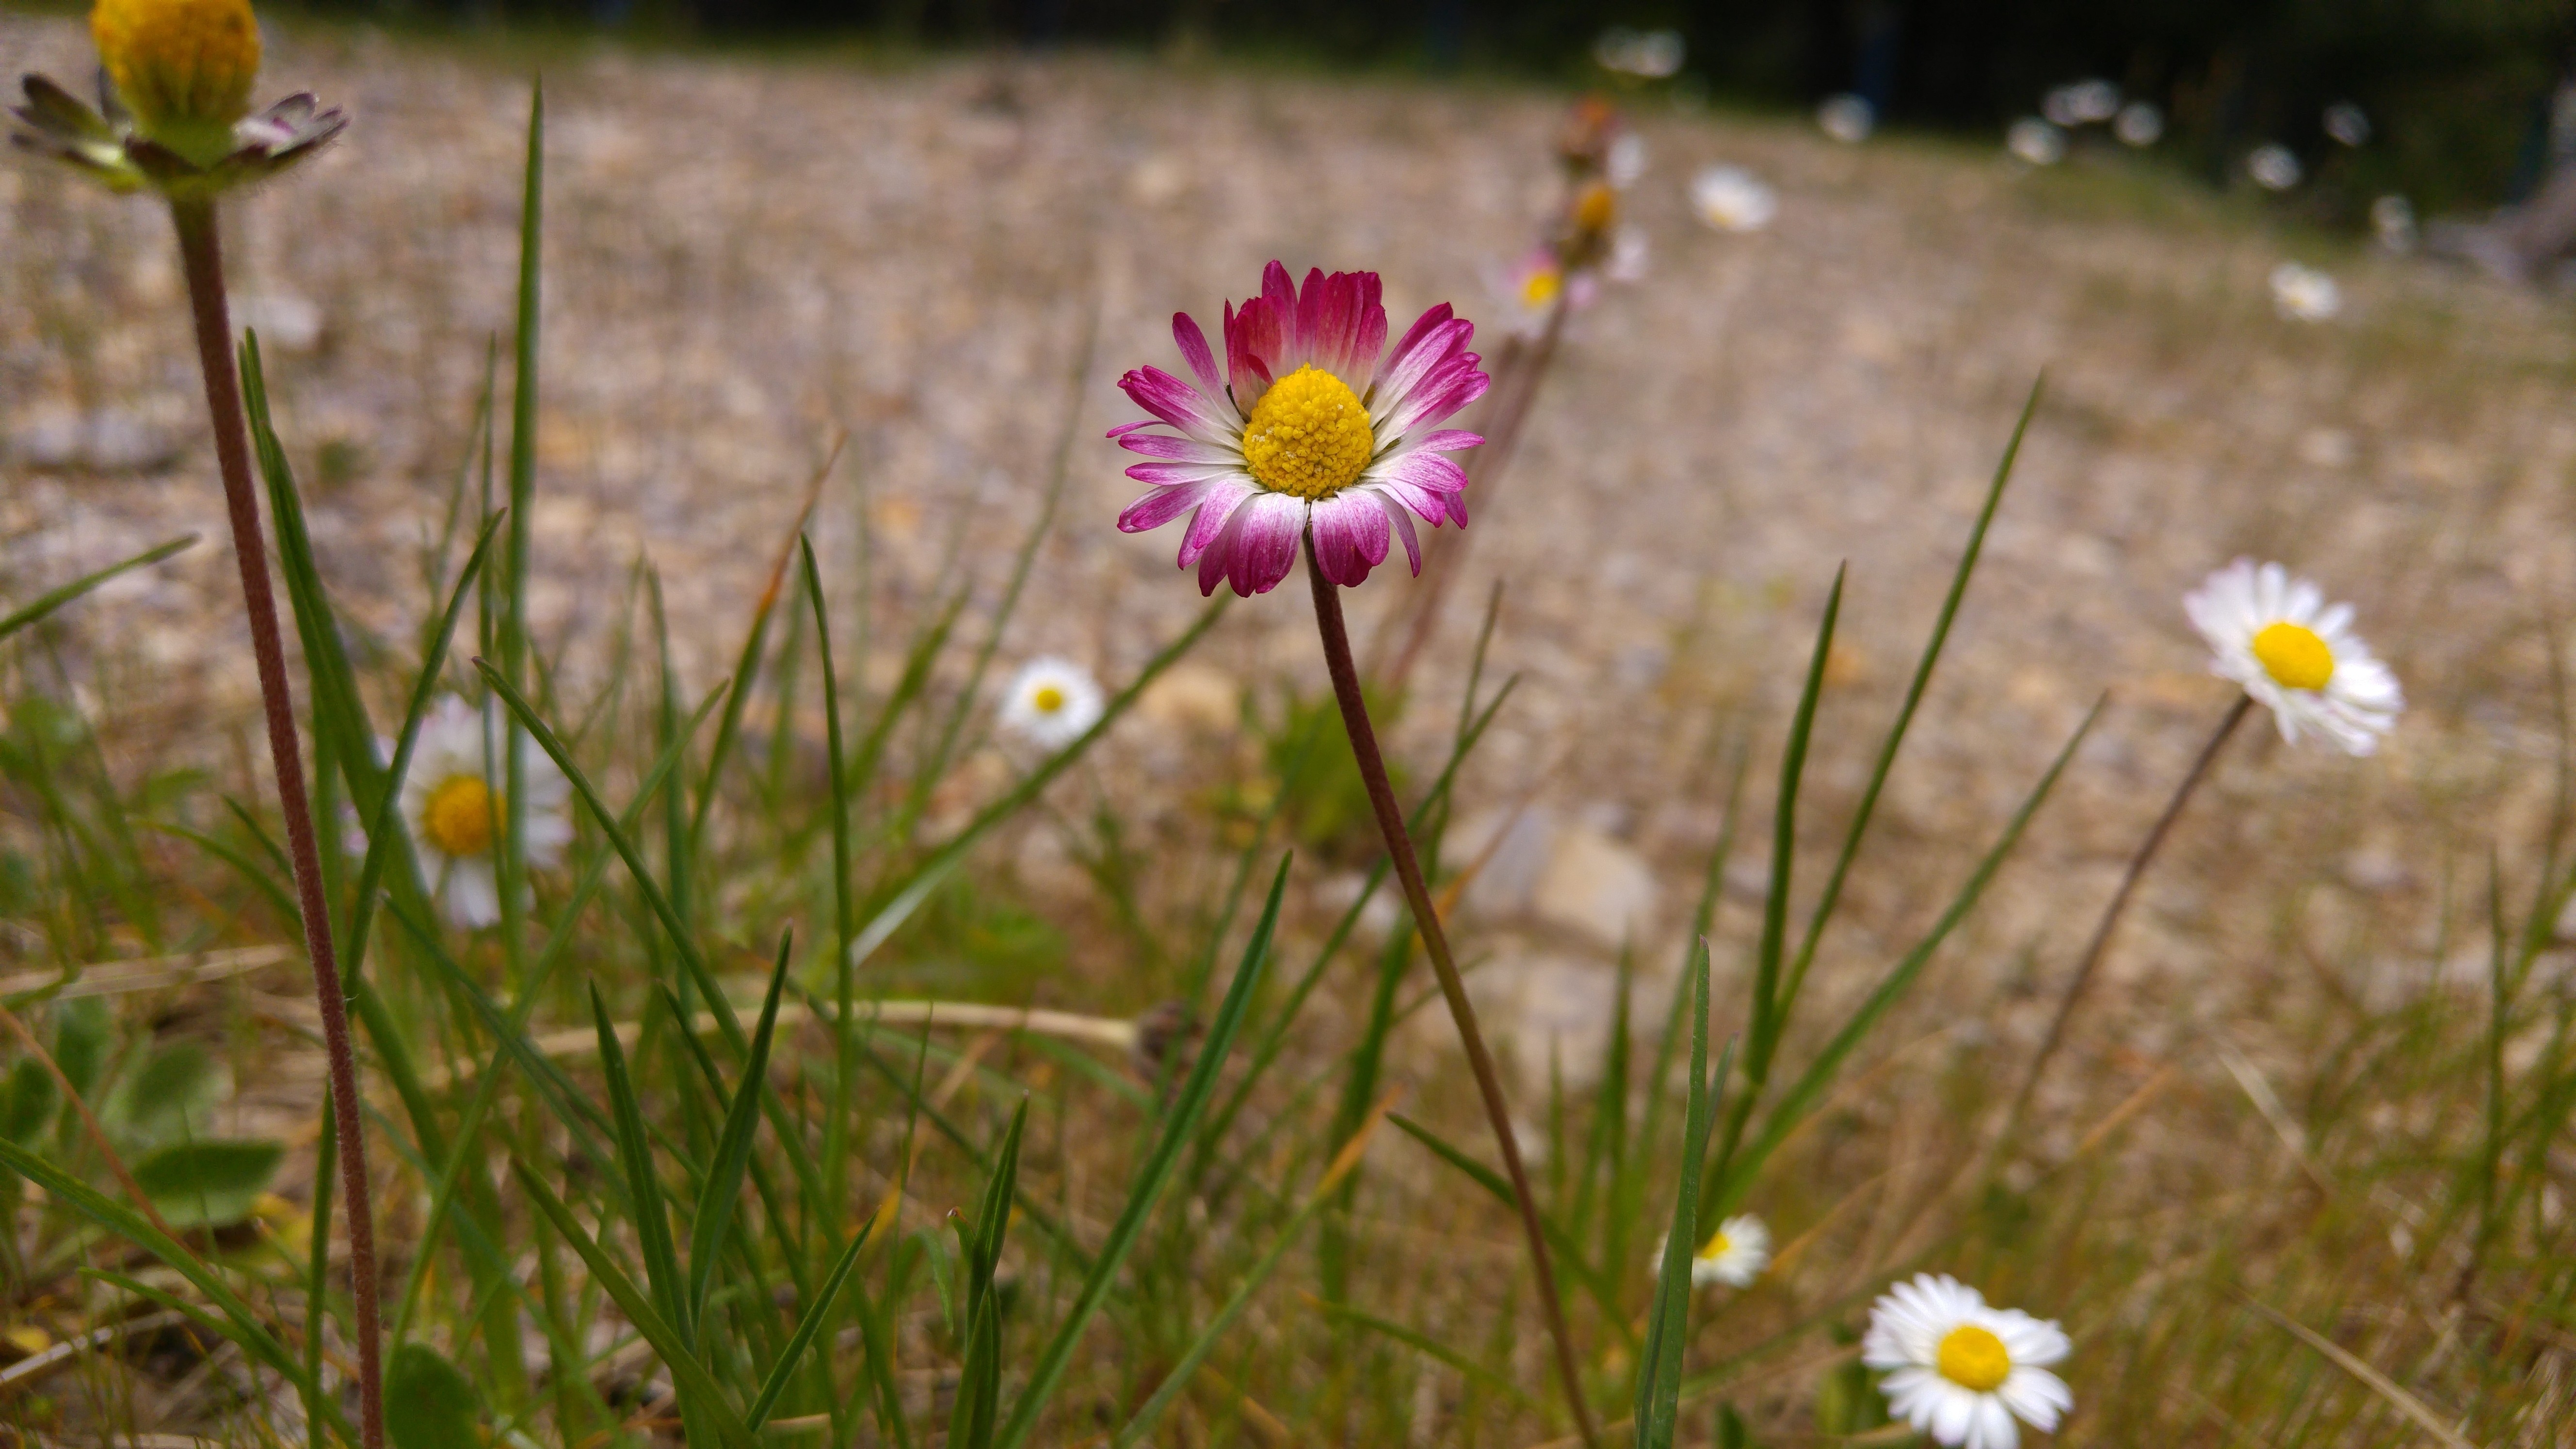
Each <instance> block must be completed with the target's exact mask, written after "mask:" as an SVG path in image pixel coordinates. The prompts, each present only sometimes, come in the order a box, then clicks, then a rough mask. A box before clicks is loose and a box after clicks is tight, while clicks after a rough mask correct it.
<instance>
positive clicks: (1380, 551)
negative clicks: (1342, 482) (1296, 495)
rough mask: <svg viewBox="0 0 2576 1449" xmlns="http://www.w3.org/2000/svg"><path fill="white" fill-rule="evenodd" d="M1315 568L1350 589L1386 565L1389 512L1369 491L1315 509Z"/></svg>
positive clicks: (1337, 496)
mask: <svg viewBox="0 0 2576 1449" xmlns="http://www.w3.org/2000/svg"><path fill="white" fill-rule="evenodd" d="M1310 521H1311V524H1312V526H1313V528H1314V530H1315V566H1316V567H1317V568H1319V569H1321V570H1322V571H1323V574H1324V577H1325V578H1326V579H1329V580H1331V581H1332V582H1334V583H1336V584H1340V585H1342V586H1344V587H1346V588H1347V587H1349V586H1351V585H1353V584H1358V583H1363V582H1365V581H1366V580H1367V579H1368V576H1369V570H1370V569H1373V568H1375V567H1377V566H1378V565H1379V564H1382V563H1384V562H1386V546H1387V537H1386V510H1385V509H1384V508H1383V507H1381V506H1379V504H1378V503H1377V500H1376V499H1374V498H1372V497H1371V496H1370V495H1369V493H1368V492H1367V490H1365V489H1356V488H1355V489H1350V490H1348V491H1345V492H1342V493H1338V494H1335V495H1334V496H1332V497H1330V498H1327V499H1325V500H1324V501H1323V502H1321V503H1318V504H1316V505H1315V506H1314V508H1313V509H1312V510H1311V513H1310Z"/></svg>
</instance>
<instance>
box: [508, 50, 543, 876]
mask: <svg viewBox="0 0 2576 1449" xmlns="http://www.w3.org/2000/svg"><path fill="white" fill-rule="evenodd" d="M545 175H546V87H545V82H544V81H542V80H532V81H530V82H529V83H528V152H527V169H526V171H525V173H524V174H523V176H522V178H521V182H520V193H519V299H518V314H517V320H516V323H515V325H514V327H513V329H512V336H511V357H510V361H511V367H512V373H511V391H510V550H509V567H508V569H506V570H505V571H504V573H503V575H502V580H503V586H504V588H505V589H507V591H508V592H507V593H506V594H505V595H504V598H503V603H502V612H501V639H500V643H501V661H502V665H503V667H504V668H506V669H507V670H508V671H509V675H510V682H511V683H513V684H520V683H524V682H525V680H526V679H527V664H528V545H529V541H530V539H531V538H532V537H533V536H534V534H535V532H536V520H535V517H534V516H533V514H532V513H531V511H530V510H531V507H532V505H533V504H534V503H535V502H536V492H537V323H538V320H539V310H538V305H539V291H538V272H539V264H540V262H541V261H542V260H543V248H542V246H541V245H540V239H541V237H542V234H543V232H544V229H545V194H546V187H545ZM516 783H517V782H516V781H515V780H513V781H512V784H514V785H515V784H516ZM511 813H512V814H513V815H516V814H518V810H517V809H516V808H514V809H513V810H512V812H511ZM511 833H512V834H513V835H515V834H517V833H518V830H517V822H516V821H513V822H512V829H511Z"/></svg>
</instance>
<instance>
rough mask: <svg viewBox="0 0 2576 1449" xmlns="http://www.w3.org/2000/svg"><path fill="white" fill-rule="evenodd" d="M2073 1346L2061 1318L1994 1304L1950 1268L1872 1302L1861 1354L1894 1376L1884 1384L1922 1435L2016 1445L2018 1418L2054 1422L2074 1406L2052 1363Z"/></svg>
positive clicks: (2005, 1448) (1978, 1444)
mask: <svg viewBox="0 0 2576 1449" xmlns="http://www.w3.org/2000/svg"><path fill="white" fill-rule="evenodd" d="M2072 1347H2073V1345H2071V1344H2070V1343H2068V1341H2067V1338H2066V1331H2065V1330H2064V1329H2061V1328H2059V1327H2058V1326H2057V1324H2056V1323H2055V1322H2053V1321H2050V1322H2043V1321H2041V1320H2039V1319H2036V1318H2033V1317H2031V1316H2030V1315H2029V1314H2027V1313H2024V1312H2022V1311H2021V1310H2020V1309H2018V1308H1992V1307H1988V1306H1987V1304H1986V1300H1985V1297H1984V1295H1982V1294H1980V1293H1978V1292H1977V1290H1976V1289H1974V1288H1970V1287H1968V1286H1967V1285H1966V1284H1964V1283H1961V1282H1960V1281H1959V1280H1957V1279H1955V1278H1953V1277H1951V1276H1950V1275H1949V1274H1947V1273H1944V1274H1941V1275H1939V1276H1938V1277H1935V1276H1934V1275H1932V1274H1930V1273H1918V1274H1916V1275H1915V1276H1914V1281H1912V1282H1910V1283H1899V1284H1896V1285H1895V1286H1893V1287H1891V1288H1889V1289H1888V1290H1887V1292H1886V1293H1885V1294H1884V1295H1882V1296H1881V1297H1880V1298H1879V1300H1878V1301H1877V1302H1876V1303H1873V1304H1871V1305H1870V1309H1869V1332H1868V1333H1867V1335H1865V1336H1864V1337H1863V1338H1862V1339H1861V1348H1860V1358H1861V1362H1862V1363H1865V1364H1867V1365H1869V1366H1870V1367H1871V1368H1874V1369H1878V1370H1881V1371H1883V1372H1884V1373H1885V1374H1886V1375H1887V1377H1886V1378H1884V1379H1882V1380H1881V1381H1880V1383H1879V1389H1880V1391H1881V1392H1882V1393H1885V1394H1886V1395H1887V1406H1888V1408H1889V1410H1890V1411H1891V1412H1893V1413H1895V1414H1897V1415H1898V1416H1899V1417H1901V1418H1903V1419H1904V1420H1905V1421H1906V1422H1907V1423H1910V1424H1912V1425H1913V1426H1914V1428H1915V1430H1916V1431H1917V1432H1918V1433H1928V1434H1930V1435H1931V1436H1932V1437H1933V1438H1934V1439H1936V1440H1938V1441H1940V1442H1941V1443H1943V1444H1947V1445H1952V1446H1954V1449H2015V1446H2016V1445H2018V1444H2019V1443H2020V1442H2021V1430H2020V1429H2019V1427H2018V1426H2016V1425H2015V1424H2014V1423H2013V1421H2014V1420H2015V1419H2019V1420H2021V1421H2022V1423H2025V1424H2028V1425H2030V1426H2031V1427H2032V1428H2034V1429H2054V1428H2056V1427H2057V1421H2058V1419H2059V1418H2060V1417H2062V1416H2063V1415H2064V1414H2065V1413H2066V1411H2067V1410H2068V1409H2070V1408H2073V1407H2074V1406H2075V1396H2074V1395H2073V1394H2071V1393H2069V1392H2067V1388H2066V1381H2065V1380H2063V1379H2061V1378H2059V1377H2058V1376H2057V1375H2055V1374H2053V1373H2050V1372H2049V1371H2048V1367H2047V1366H2048V1365H2050V1364H2054V1363H2061V1362H2063V1361H2064V1360H2065V1358H2066V1355H2067V1354H2068V1352H2069V1351H2071V1349H2072Z"/></svg>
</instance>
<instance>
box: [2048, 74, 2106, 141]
mask: <svg viewBox="0 0 2576 1449" xmlns="http://www.w3.org/2000/svg"><path fill="white" fill-rule="evenodd" d="M2119 110H2120V88H2119V87H2118V86H2115V85H2113V84H2111V83H2110V82H2109V81H2106V80H2103V79H2101V78H2100V77H2098V76H2097V77H2094V78H2092V79H2090V80H2080V81H2076V82H2075V83H2073V84H2072V85H2062V86H2059V87H2057V88H2056V89H2054V90H2052V91H2050V92H2049V93H2048V94H2047V95H2046V96H2045V97H2043V98H2042V99H2041V101H2040V103H2039V112H2040V114H2041V115H2043V116H2046V117H2048V119H2049V123H2050V124H2051V125H2057V126H2065V127H2068V128H2070V129H2072V128H2073V127H2076V126H2085V125H2090V124H2092V123H2093V122H2095V121H2107V120H2109V119H2111V118H2112V117H2113V116H2115V115H2117V114H2119Z"/></svg>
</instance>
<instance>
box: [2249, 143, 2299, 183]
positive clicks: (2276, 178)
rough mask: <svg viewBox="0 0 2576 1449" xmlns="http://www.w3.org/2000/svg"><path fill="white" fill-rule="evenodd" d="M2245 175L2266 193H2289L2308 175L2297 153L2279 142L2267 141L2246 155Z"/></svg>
mask: <svg viewBox="0 0 2576 1449" xmlns="http://www.w3.org/2000/svg"><path fill="white" fill-rule="evenodd" d="M2245 174H2246V175H2248V176H2251V177H2253V178H2254V184H2255V185H2257V186H2260V187H2262V188H2263V189H2264V190H2266V191H2287V190H2289V189H2290V188H2291V187H2293V186H2296V185H2298V184H2299V181H2300V178H2302V177H2304V176H2306V175H2307V174H2308V173H2307V169H2306V168H2305V167H2303V166H2301V165H2300V164H2299V154H2298V153H2297V152H2295V151H2293V150H2291V149H2290V148H2289V147H2287V146H2284V145H2282V144H2281V143H2280V142H2278V141H2267V142H2265V143H2264V144H2262V145H2260V146H2257V147H2255V148H2254V149H2253V150H2252V151H2251V152H2249V153H2248V154H2247V155H2246V157H2245Z"/></svg>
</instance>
